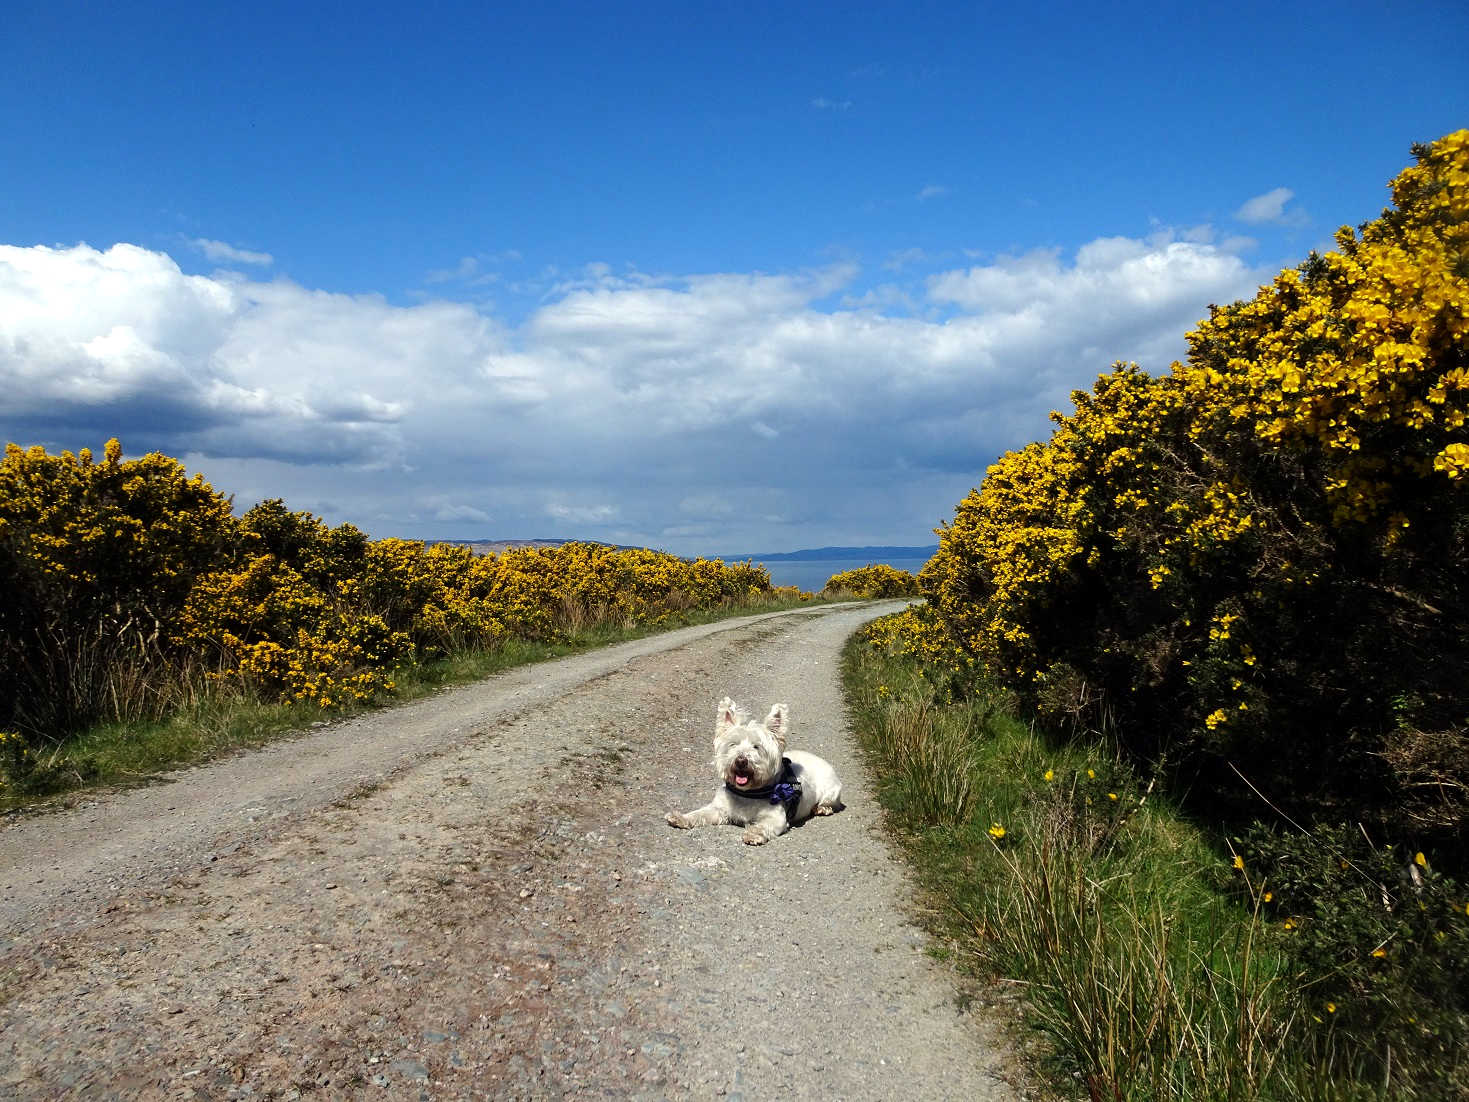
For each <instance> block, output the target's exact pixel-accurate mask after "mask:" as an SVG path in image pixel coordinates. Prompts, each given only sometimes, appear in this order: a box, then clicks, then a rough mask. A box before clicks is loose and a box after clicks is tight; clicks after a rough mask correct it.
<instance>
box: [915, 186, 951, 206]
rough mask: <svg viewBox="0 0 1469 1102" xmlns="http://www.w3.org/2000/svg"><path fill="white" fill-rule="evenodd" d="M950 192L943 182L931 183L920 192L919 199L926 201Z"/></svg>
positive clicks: (922, 201) (921, 201)
mask: <svg viewBox="0 0 1469 1102" xmlns="http://www.w3.org/2000/svg"><path fill="white" fill-rule="evenodd" d="M947 194H949V189H948V188H946V187H944V186H943V185H942V184H929V185H927V186H926V187H924V188H921V189H920V190H919V192H918V201H919V202H920V203H926V202H928V200H930V199H941V198H943V197H944V196H945V195H947Z"/></svg>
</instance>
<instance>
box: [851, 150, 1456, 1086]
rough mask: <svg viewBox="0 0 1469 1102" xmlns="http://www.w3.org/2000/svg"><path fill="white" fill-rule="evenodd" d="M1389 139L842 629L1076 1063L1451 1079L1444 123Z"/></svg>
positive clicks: (1452, 635) (1451, 519)
mask: <svg viewBox="0 0 1469 1102" xmlns="http://www.w3.org/2000/svg"><path fill="white" fill-rule="evenodd" d="M1414 154H1415V156H1416V161H1417V163H1416V164H1415V165H1413V166H1411V167H1409V168H1408V169H1406V170H1405V171H1404V172H1403V173H1401V174H1400V175H1399V176H1398V177H1397V179H1396V180H1395V181H1394V182H1393V185H1392V194H1393V201H1394V206H1393V208H1391V209H1389V210H1387V211H1385V212H1384V213H1383V215H1382V216H1381V217H1380V218H1378V219H1376V220H1374V221H1372V222H1369V223H1366V224H1364V225H1363V226H1361V227H1360V228H1359V229H1358V230H1357V231H1353V230H1351V229H1345V228H1344V229H1342V230H1341V231H1339V232H1338V234H1337V243H1338V246H1339V248H1338V250H1337V251H1333V252H1330V253H1327V254H1325V255H1314V254H1313V255H1312V256H1311V257H1310V258H1309V259H1308V260H1307V261H1306V262H1305V263H1304V264H1302V265H1301V267H1300V268H1299V269H1296V270H1288V271H1285V272H1282V273H1281V274H1280V275H1279V277H1277V278H1276V279H1275V280H1274V281H1273V283H1272V284H1271V285H1269V286H1267V287H1264V288H1261V290H1260V292H1259V294H1258V295H1257V296H1256V297H1255V298H1254V299H1253V300H1251V301H1248V302H1239V303H1235V304H1233V305H1230V306H1225V307H1215V308H1212V309H1211V313H1210V317H1209V318H1208V319H1207V320H1205V321H1204V322H1202V323H1201V324H1200V325H1199V327H1198V328H1197V329H1196V330H1195V331H1194V332H1193V333H1191V334H1189V346H1190V353H1189V357H1188V361H1187V362H1186V363H1180V364H1174V365H1173V367H1172V369H1171V370H1170V372H1169V373H1167V374H1166V375H1162V376H1159V377H1153V376H1149V375H1147V374H1145V373H1143V372H1142V371H1139V370H1138V369H1137V368H1136V367H1135V366H1131V365H1117V366H1115V367H1114V368H1113V370H1112V371H1111V373H1110V374H1107V375H1104V376H1102V377H1101V378H1100V379H1098V381H1097V384H1096V386H1095V387H1094V388H1093V389H1092V390H1091V391H1089V392H1077V393H1075V394H1074V395H1073V396H1072V397H1073V401H1074V403H1075V407H1076V408H1075V412H1074V413H1073V414H1071V415H1067V416H1063V415H1060V414H1056V415H1053V419H1054V420H1055V421H1056V426H1057V427H1056V430H1055V432H1054V433H1053V434H1052V436H1051V438H1050V440H1049V441H1047V442H1045V443H1035V444H1031V445H1030V446H1028V447H1026V448H1024V449H1022V450H1021V451H1018V452H1012V453H1010V454H1007V455H1005V456H1003V457H1001V459H1000V460H999V461H998V462H997V463H996V464H995V465H994V466H993V467H991V468H990V469H989V471H988V472H987V474H986V476H985V478H984V481H983V483H982V484H981V485H980V486H979V487H978V488H977V489H976V490H974V491H973V492H971V493H970V494H969V495H968V496H967V497H966V498H965V499H964V500H963V501H962V502H960V503H959V505H958V507H957V509H956V512H955V517H954V521H953V523H952V524H950V525H948V526H946V527H944V528H943V529H942V530H941V532H940V543H939V550H938V553H937V554H936V555H935V556H934V557H933V558H932V559H931V560H930V561H929V563H928V565H927V566H926V567H925V568H924V570H923V571H922V573H921V574H920V576H919V587H920V589H921V591H922V593H923V595H924V596H925V597H926V598H927V601H928V604H927V607H926V608H924V609H923V610H920V611H912V610H910V611H909V612H908V613H906V614H904V615H902V616H899V617H894V618H888V619H886V620H884V621H881V622H879V623H878V624H877V625H875V626H874V627H873V628H872V629H871V630H869V631H868V632H867V633H866V634H865V636H864V639H863V641H861V642H860V643H858V644H856V645H855V647H856V649H855V650H854V651H853V652H852V655H851V661H850V664H849V673H850V676H851V678H852V685H851V689H852V694H853V699H854V701H855V704H856V707H857V710H858V714H859V720H860V724H861V727H862V730H863V733H864V739H865V740H866V741H867V744H868V745H869V747H870V748H871V750H872V753H873V754H874V756H875V757H876V759H877V763H878V772H879V774H880V775H881V776H882V777H883V778H884V791H883V797H884V800H885V802H886V803H887V805H888V807H889V808H890V809H891V810H892V811H893V813H894V815H895V816H896V817H897V819H898V821H899V822H901V823H903V824H905V825H906V826H907V827H908V828H909V831H910V835H909V836H910V840H911V844H912V848H913V850H914V853H915V855H916V856H917V858H918V861H919V864H920V867H921V869H922V870H923V875H924V876H925V878H926V880H927V882H928V883H929V885H930V887H931V888H932V890H934V891H935V892H937V893H939V894H940V895H941V896H943V897H945V898H947V899H948V900H949V901H950V902H951V903H952V907H953V914H954V916H955V918H954V919H953V927H954V928H955V929H957V930H960V931H962V933H963V935H964V940H965V943H966V944H967V945H968V946H969V947H970V948H971V950H972V953H973V959H974V960H975V961H976V962H977V963H979V964H981V965H982V966H983V968H984V970H985V971H986V972H987V973H988V974H990V975H996V976H1002V977H1009V978H1013V979H1019V980H1022V981H1024V982H1025V984H1026V985H1027V986H1026V988H1025V991H1026V999H1025V1003H1026V1006H1027V1010H1028V1014H1029V1016H1030V1018H1029V1020H1030V1021H1031V1022H1032V1023H1033V1024H1034V1025H1035V1026H1037V1027H1038V1028H1039V1029H1040V1030H1041V1031H1042V1032H1043V1033H1044V1034H1045V1035H1046V1036H1047V1037H1048V1038H1049V1040H1050V1042H1051V1044H1050V1048H1049V1051H1050V1052H1051V1053H1052V1054H1053V1058H1054V1059H1055V1060H1056V1061H1057V1062H1058V1063H1059V1065H1060V1066H1061V1068H1062V1069H1064V1071H1065V1072H1066V1073H1067V1074H1068V1076H1069V1075H1074V1076H1076V1078H1077V1079H1078V1080H1079V1081H1080V1082H1081V1083H1082V1084H1083V1086H1084V1089H1085V1091H1086V1093H1087V1094H1088V1095H1089V1096H1090V1097H1091V1098H1093V1099H1103V1098H1106V1099H1124V1098H1136V1099H1144V1098H1147V1099H1155V1098H1177V1099H1194V1098H1220V1099H1224V1098H1241V1099H1243V1098H1281V1099H1296V1098H1310V1099H1314V1098H1323V1099H1324V1098H1379V1097H1381V1098H1433V1099H1450V1098H1464V1097H1469V893H1466V890H1465V889H1464V888H1463V887H1461V886H1460V885H1461V883H1462V881H1463V878H1464V876H1465V874H1466V872H1469V631H1466V628H1465V625H1466V623H1469V131H1459V132H1457V133H1454V134H1450V135H1448V136H1446V137H1444V138H1442V139H1440V140H1439V141H1437V142H1434V143H1433V144H1431V145H1427V146H1418V147H1415V148H1414ZM1015 714H1022V715H1026V716H1034V717H1035V719H1034V720H1033V721H1031V722H1029V723H1026V724H1024V725H1022V724H1020V723H1019V722H1018V721H1016V720H1015V719H1013V718H1009V717H1011V716H1013V715H1015ZM1061 1081H1062V1082H1065V1081H1067V1080H1066V1079H1064V1078H1063V1079H1062V1080H1061Z"/></svg>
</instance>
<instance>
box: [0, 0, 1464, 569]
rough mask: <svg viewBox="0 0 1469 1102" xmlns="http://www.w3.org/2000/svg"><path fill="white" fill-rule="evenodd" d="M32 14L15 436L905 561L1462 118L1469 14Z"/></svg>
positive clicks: (336, 485)
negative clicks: (1078, 405)
mask: <svg viewBox="0 0 1469 1102" xmlns="http://www.w3.org/2000/svg"><path fill="white" fill-rule="evenodd" d="M1016 7H1018V6H1016V5H961V4H948V3H945V4H915V3H904V4H887V3H873V4H866V5H859V6H852V7H849V6H839V5H835V4H790V3H783V4H741V5H672V4H652V3H636V4H621V5H614V4H562V3H541V4H536V5H513V6H511V5H483V4H456V3H443V4H437V5H421V4H420V5H382V4H362V3H357V4H352V5H315V4H306V5H302V4H291V5H273V4H252V5H239V6H237V7H235V8H234V9H232V10H226V9H224V8H223V7H222V6H215V5H198V4H188V5H182V4H180V5H163V4H160V5H130V4H118V5H115V6H111V7H108V8H106V9H103V8H101V6H98V5H90V4H89V5H74V4H67V3H56V2H47V3H30V2H28V0H22V2H21V3H20V5H19V8H18V11H17V10H16V8H15V5H14V4H13V3H12V5H10V6H9V9H10V10H9V12H8V14H7V28H6V30H5V32H4V33H3V34H0V150H3V160H0V165H3V170H0V435H3V436H4V437H5V438H6V439H7V440H15V441H17V442H19V443H23V444H32V443H42V444H45V445H46V446H47V447H49V448H51V449H52V450H59V449H62V448H67V449H72V450H75V449H78V448H80V447H83V446H91V447H93V448H94V449H96V448H99V447H100V445H101V443H102V442H103V441H104V440H105V439H106V438H107V437H108V436H111V435H116V436H119V437H120V438H121V439H122V441H123V445H124V447H125V449H126V450H127V451H128V452H129V453H130V454H138V453H141V452H143V451H146V450H149V449H158V450H163V451H166V452H169V453H170V454H173V455H176V456H179V457H180V458H182V459H184V460H185V462H186V463H187V464H188V465H189V466H190V468H191V469H193V470H198V471H202V472H203V473H204V474H205V475H206V476H207V477H208V478H209V479H210V480H211V481H212V482H213V483H214V484H215V485H216V486H217V487H218V488H220V489H221V490H223V491H225V492H228V493H232V494H234V495H235V498H236V502H237V505H239V506H241V507H244V506H248V505H249V504H251V503H253V502H254V501H256V500H259V499H260V498H262V497H268V496H281V497H284V498H285V499H286V501H287V502H288V503H289V504H290V505H291V506H292V507H294V508H302V509H310V510H312V511H314V512H317V513H319V514H320V515H322V516H323V517H324V518H325V519H327V520H328V521H329V522H331V523H339V522H342V521H351V522H353V523H355V524H357V525H359V526H360V527H362V528H364V529H366V530H367V531H368V532H370V533H372V534H373V535H402V536H425V537H463V538H472V537H513V536H523V537H528V536H581V537H588V538H596V539H607V540H612V541H616V542H624V543H638V544H648V545H652V546H658V547H665V548H667V549H669V550H674V551H678V552H682V553H716V554H717V553H721V552H732V551H745V550H768V551H779V550H788V549H792V548H796V547H808V546H819V545H823V544H829V543H848V544H850V543H899V544H909V543H915V544H916V543H924V542H928V541H929V539H930V538H931V529H932V528H933V527H934V526H935V525H936V524H938V523H939V522H940V521H942V520H944V519H946V518H947V517H948V516H949V515H951V513H952V509H953V506H954V504H955V503H956V502H957V501H958V500H959V498H960V497H962V496H963V494H964V493H965V492H967V490H968V489H969V488H970V487H971V486H973V485H975V484H976V483H977V482H978V481H979V479H980V478H981V477H982V475H983V472H984V469H985V467H986V466H987V465H988V464H989V463H991V462H992V461H993V460H994V458H995V457H996V456H997V455H998V454H999V453H1000V452H1001V451H1003V450H1005V449H1007V448H1011V447H1015V446H1018V445H1020V444H1023V443H1024V442H1026V441H1027V440H1030V439H1035V438H1039V437H1044V436H1045V435H1046V434H1047V432H1048V429H1049V426H1048V424H1047V421H1046V415H1047V413H1048V412H1049V411H1050V410H1051V409H1054V408H1065V407H1066V405H1067V395H1068V394H1069V392H1070V390H1071V389H1073V388H1075V387H1084V386H1088V385H1089V384H1090V382H1091V381H1092V380H1093V379H1094V378H1095V376H1096V375H1097V374H1098V373H1099V372H1101V371H1104V370H1105V369H1106V368H1107V366H1108V365H1109V364H1110V363H1111V362H1112V361H1113V360H1115V359H1134V360H1137V361H1138V362H1140V363H1142V364H1143V366H1144V367H1146V368H1149V369H1150V370H1166V368H1167V365H1168V363H1169V362H1170V361H1171V360H1172V359H1174V358H1176V357H1178V356H1180V355H1182V354H1183V351H1184V344H1183V334H1184V332H1185V331H1186V330H1187V329H1188V328H1189V327H1190V326H1191V325H1192V324H1193V322H1195V321H1196V320H1197V319H1198V318H1199V317H1202V316H1203V315H1204V313H1205V312H1206V311H1207V307H1208V305H1209V303H1210V302H1225V301H1231V300H1233V299H1234V298H1237V297H1240V296H1242V295H1248V294H1250V293H1252V292H1253V290H1254V288H1255V287H1256V286H1257V285H1258V284H1259V283H1261V282H1264V281H1266V280H1268V279H1269V278H1270V276H1271V275H1272V274H1273V273H1274V272H1275V271H1276V270H1278V269H1279V268H1281V267H1283V266H1286V265H1293V264H1296V263H1298V262H1299V261H1300V260H1301V259H1303V258H1304V256H1305V255H1306V254H1307V253H1308V252H1309V251H1310V250H1311V249H1312V248H1325V247H1329V244H1330V235H1331V233H1332V231H1333V230H1334V229H1335V228H1336V227H1337V226H1338V225H1341V224H1344V223H1357V222H1360V221H1363V220H1365V219H1368V218H1371V217H1373V216H1375V215H1376V214H1377V213H1378V212H1379V211H1380V210H1381V209H1382V207H1383V206H1384V205H1385V203H1386V202H1387V190H1386V184H1387V182H1388V180H1389V179H1390V178H1391V176H1392V175H1393V174H1394V173H1395V172H1397V171H1398V170H1399V169H1400V168H1401V167H1403V166H1404V165H1405V164H1406V163H1407V162H1408V160H1409V153H1408V147H1409V145H1410V144H1411V143H1412V142H1414V141H1420V140H1431V139H1433V138H1435V137H1438V136H1440V135H1442V134H1443V133H1446V132H1448V131H1450V130H1453V129H1456V128H1458V127H1461V126H1464V125H1469V66H1466V65H1465V64H1464V63H1463V58H1462V44H1463V43H1464V42H1465V41H1466V40H1469V9H1466V8H1465V7H1464V5H1462V4H1461V3H1436V2H1431V0H1430V2H1428V3H1423V4H1416V5H1412V6H1401V5H1383V4H1360V3H1334V4H1316V3H1305V4H1288V3H1287V4H1281V3H1273V4H1268V5H1267V4H1254V3H1242V4H1234V5H1228V6H1223V5H1213V6H1208V7H1207V8H1206V9H1202V10H1199V11H1191V10H1185V7H1186V6H1183V5H1172V4H1169V5H1163V4H1116V5H1094V4H1088V5H1079V4H1078V5H1066V4H1042V5H1037V6H1034V7H1033V8H1031V9H1029V10H1027V11H1023V12H1022V11H1018V10H1014V9H1015V8H1016Z"/></svg>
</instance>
